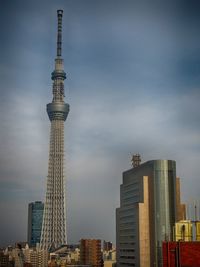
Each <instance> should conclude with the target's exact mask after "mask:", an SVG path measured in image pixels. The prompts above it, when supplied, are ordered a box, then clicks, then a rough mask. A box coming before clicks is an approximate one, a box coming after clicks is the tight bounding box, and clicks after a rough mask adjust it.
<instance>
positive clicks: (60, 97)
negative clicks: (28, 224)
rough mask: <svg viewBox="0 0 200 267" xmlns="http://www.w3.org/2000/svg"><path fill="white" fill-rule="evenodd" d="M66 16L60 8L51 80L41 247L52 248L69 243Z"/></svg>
mask: <svg viewBox="0 0 200 267" xmlns="http://www.w3.org/2000/svg"><path fill="white" fill-rule="evenodd" d="M62 16H63V10H58V11H57V17H58V33H57V56H56V59H55V70H54V71H53V72H52V74H51V79H52V80H53V100H52V102H51V103H49V104H47V113H48V116H49V119H50V121H51V130H50V149H49V164H48V176H47V189H46V199H45V205H44V213H43V223H42V232H41V238H40V248H41V249H48V250H51V248H57V247H59V246H60V245H62V244H66V243H67V234H66V200H65V177H64V122H65V120H66V118H67V115H68V113H69V104H67V103H65V102H64V97H65V95H64V80H65V79H66V73H65V72H64V67H63V59H62Z"/></svg>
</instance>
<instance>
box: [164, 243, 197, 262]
mask: <svg viewBox="0 0 200 267" xmlns="http://www.w3.org/2000/svg"><path fill="white" fill-rule="evenodd" d="M163 267H200V242H198V241H191V242H189V241H188V242H182V241H180V242H163Z"/></svg>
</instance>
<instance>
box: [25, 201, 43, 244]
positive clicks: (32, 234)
mask: <svg viewBox="0 0 200 267" xmlns="http://www.w3.org/2000/svg"><path fill="white" fill-rule="evenodd" d="M43 210H44V203H42V202H41V201H36V202H32V203H29V205H28V244H29V246H36V244H37V243H40V236H41V231H42V218H43Z"/></svg>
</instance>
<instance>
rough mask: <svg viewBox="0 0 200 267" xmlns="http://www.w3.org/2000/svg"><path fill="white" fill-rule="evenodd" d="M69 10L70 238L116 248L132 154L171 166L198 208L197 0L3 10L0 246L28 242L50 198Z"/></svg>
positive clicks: (11, 4) (83, 0)
mask: <svg viewBox="0 0 200 267" xmlns="http://www.w3.org/2000/svg"><path fill="white" fill-rule="evenodd" d="M57 9H63V10H64V17H63V58H64V61H65V71H66V72H67V80H66V81H65V94H66V102H68V103H69V104H70V107H71V110H70V113H69V116H68V119H67V121H66V123H65V125H66V127H65V151H66V176H67V206H68V240H69V242H70V243H71V242H78V240H79V239H80V238H82V237H85V238H87V237H93V238H102V239H106V240H111V241H113V242H115V208H116V207H118V206H119V190H120V184H121V173H122V172H123V171H124V170H126V169H128V168H130V167H131V164H130V159H131V154H132V153H136V152H140V153H141V155H142V159H143V161H147V160H151V159H173V160H176V162H177V176H180V177H181V188H182V199H183V201H185V202H191V201H193V200H194V199H199V191H200V184H199V158H200V157H199V155H200V154H199V153H200V134H199V133H200V127H199V119H200V115H199V114H200V106H199V100H200V53H199V51H200V18H199V16H198V14H199V11H200V10H199V9H200V7H199V4H198V3H197V2H195V1H175V2H174V3H170V1H165V2H164V1H163V3H162V4H161V3H159V2H158V3H154V4H149V3H147V2H145V1H129V0H125V1H124V0H123V1H122V0H121V1H112V0H109V1H104V0H103V1H98V0H97V1H89V0H76V1H72V0H70V1H69V0H66V1H64V0H62V1H61V0H58V1H53V0H49V1H42V2H41V1H38V0H36V1H32V0H30V1H25V0H18V1H17V0H16V1H3V0H1V1H0V23H1V25H2V26H1V28H0V33H1V42H0V51H1V61H0V90H1V98H0V118H1V120H0V123H1V126H0V212H1V214H3V216H2V217H1V220H0V229H1V231H0V241H1V244H10V243H13V242H15V241H16V240H26V233H27V211H28V203H29V202H31V201H35V200H43V199H44V196H45V189H46V175H47V168H48V149H49V131H50V122H49V120H48V116H47V114H46V104H47V103H49V102H51V99H52V89H51V85H52V82H51V78H50V77H51V76H50V74H51V72H52V71H53V68H54V58H55V55H56V27H57V18H56V10H57Z"/></svg>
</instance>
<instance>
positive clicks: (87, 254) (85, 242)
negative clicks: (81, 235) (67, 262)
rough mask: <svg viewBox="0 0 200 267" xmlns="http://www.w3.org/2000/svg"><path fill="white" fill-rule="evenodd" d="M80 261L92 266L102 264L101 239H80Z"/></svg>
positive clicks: (82, 263)
mask: <svg viewBox="0 0 200 267" xmlns="http://www.w3.org/2000/svg"><path fill="white" fill-rule="evenodd" d="M80 263H81V265H91V266H92V267H101V266H102V255H101V240H99V239H81V241H80Z"/></svg>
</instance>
